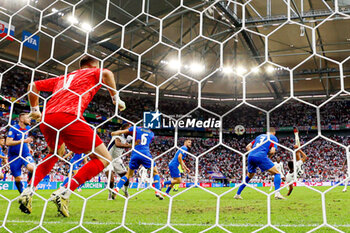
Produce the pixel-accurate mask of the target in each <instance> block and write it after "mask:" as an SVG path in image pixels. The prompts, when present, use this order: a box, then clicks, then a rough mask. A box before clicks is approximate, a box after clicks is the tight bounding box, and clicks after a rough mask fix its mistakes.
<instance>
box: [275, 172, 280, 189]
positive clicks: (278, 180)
mask: <svg viewBox="0 0 350 233" xmlns="http://www.w3.org/2000/svg"><path fill="white" fill-rule="evenodd" d="M273 183H274V185H275V190H277V189H279V188H280V187H281V174H275V179H274V181H273Z"/></svg>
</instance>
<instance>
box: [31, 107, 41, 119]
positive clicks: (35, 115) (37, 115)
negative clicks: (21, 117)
mask: <svg viewBox="0 0 350 233" xmlns="http://www.w3.org/2000/svg"><path fill="white" fill-rule="evenodd" d="M29 117H30V118H32V119H34V120H36V121H37V122H38V121H40V119H41V112H40V108H39V105H38V106H34V107H30V113H29Z"/></svg>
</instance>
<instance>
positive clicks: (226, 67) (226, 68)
mask: <svg viewBox="0 0 350 233" xmlns="http://www.w3.org/2000/svg"><path fill="white" fill-rule="evenodd" d="M222 72H224V74H231V73H232V72H233V69H232V67H229V66H225V67H223V68H222Z"/></svg>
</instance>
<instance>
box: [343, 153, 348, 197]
mask: <svg viewBox="0 0 350 233" xmlns="http://www.w3.org/2000/svg"><path fill="white" fill-rule="evenodd" d="M346 163H347V158H345V160H344V163H343V167H342V171H343V172H345V167H346ZM345 173H347V172H345ZM348 183H349V180H347V181H345V182H344V189H343V192H346V191H348V190H347V189H348Z"/></svg>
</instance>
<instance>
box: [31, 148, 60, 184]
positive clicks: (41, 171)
mask: <svg viewBox="0 0 350 233" xmlns="http://www.w3.org/2000/svg"><path fill="white" fill-rule="evenodd" d="M51 156H52V154H48V155H46V157H45V158H44V159H43V161H44V162H43V163H42V164H40V165H39V166H38V168H37V169H36V172H35V177H34V183H33V186H34V187H36V186H37V185H38V184H39V183H40V181H41V180H42V179H44V177H45V176H46V175H47V174H49V172H50V171H51V170H52V168H53V166H55V163H56V162H57V161H58V158H57V156H52V157H51ZM50 157H51V158H50ZM30 182H31V181H29V183H30Z"/></svg>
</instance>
